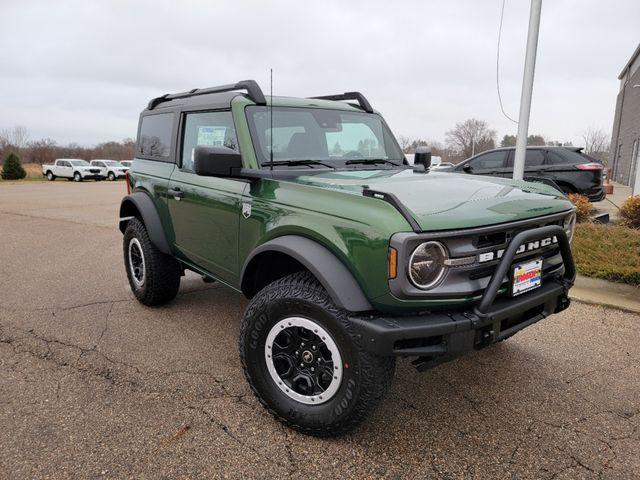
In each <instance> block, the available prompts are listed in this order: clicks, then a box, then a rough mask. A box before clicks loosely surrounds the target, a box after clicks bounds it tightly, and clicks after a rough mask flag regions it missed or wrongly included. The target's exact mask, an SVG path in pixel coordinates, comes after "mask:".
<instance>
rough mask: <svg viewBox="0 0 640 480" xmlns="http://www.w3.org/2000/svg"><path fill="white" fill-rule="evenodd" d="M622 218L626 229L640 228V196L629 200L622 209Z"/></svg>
mask: <svg viewBox="0 0 640 480" xmlns="http://www.w3.org/2000/svg"><path fill="white" fill-rule="evenodd" d="M620 217H622V221H621V222H620V223H622V224H623V225H624V226H626V227H631V228H640V195H634V196H633V197H629V198H627V199H626V200H625V201H624V203H623V204H622V207H620Z"/></svg>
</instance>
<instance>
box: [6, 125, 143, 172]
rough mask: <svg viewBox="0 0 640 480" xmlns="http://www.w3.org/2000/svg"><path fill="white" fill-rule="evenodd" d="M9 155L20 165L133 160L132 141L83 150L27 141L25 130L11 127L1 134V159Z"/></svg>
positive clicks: (126, 140)
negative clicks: (67, 160)
mask: <svg viewBox="0 0 640 480" xmlns="http://www.w3.org/2000/svg"><path fill="white" fill-rule="evenodd" d="M12 152H13V153H15V154H17V155H18V156H19V157H20V160H21V161H22V162H23V163H40V164H42V163H51V162H53V161H54V160H55V159H56V158H81V159H84V160H93V159H95V158H105V159H112V160H130V159H132V158H133V157H134V152H135V140H133V139H131V138H126V139H124V140H122V141H121V142H115V141H112V142H104V143H99V144H98V145H96V146H93V147H82V146H80V145H78V144H76V143H70V144H68V145H58V144H57V143H56V142H55V141H54V140H51V139H50V138H45V139H40V140H30V138H29V133H28V131H27V129H26V128H25V127H14V128H13V129H12V130H3V131H0V158H5V157H6V155H7V154H9V153H12Z"/></svg>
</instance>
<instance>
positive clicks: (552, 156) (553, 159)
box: [547, 150, 572, 165]
mask: <svg viewBox="0 0 640 480" xmlns="http://www.w3.org/2000/svg"><path fill="white" fill-rule="evenodd" d="M567 163H572V162H570V161H569V160H567V159H566V158H564V157H562V156H561V155H560V154H558V153H556V152H554V151H553V150H549V151H548V152H547V165H565V164H567Z"/></svg>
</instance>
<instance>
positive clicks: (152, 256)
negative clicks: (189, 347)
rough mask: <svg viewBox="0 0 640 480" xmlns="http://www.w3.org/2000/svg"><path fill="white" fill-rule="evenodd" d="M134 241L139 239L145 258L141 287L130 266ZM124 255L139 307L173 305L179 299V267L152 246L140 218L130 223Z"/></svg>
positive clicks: (126, 232) (130, 282)
mask: <svg viewBox="0 0 640 480" xmlns="http://www.w3.org/2000/svg"><path fill="white" fill-rule="evenodd" d="M134 238H137V239H138V242H139V243H140V246H141V247H142V254H143V255H144V265H145V266H144V269H145V272H144V283H143V284H142V285H141V286H138V285H136V283H135V281H134V279H133V276H132V275H133V274H132V271H131V268H130V265H129V243H130V242H131V241H132V239H134ZM123 254H124V265H125V270H126V271H127V278H128V279H129V285H130V286H131V290H132V291H133V294H134V295H135V296H136V298H137V299H138V301H139V302H140V303H142V304H144V305H147V306H149V307H151V306H155V305H162V304H163V303H167V302H170V301H171V300H173V299H174V298H175V297H176V295H177V294H178V289H179V288H180V276H181V268H180V264H179V263H178V261H177V260H176V259H174V258H173V257H171V256H169V255H166V254H164V253H162V252H161V251H160V250H158V249H157V248H156V246H155V245H153V243H151V240H150V239H149V234H148V233H147V229H146V228H145V226H144V223H142V222H141V221H140V220H139V219H138V218H132V219H131V220H129V222H128V223H127V228H126V230H125V232H124V238H123Z"/></svg>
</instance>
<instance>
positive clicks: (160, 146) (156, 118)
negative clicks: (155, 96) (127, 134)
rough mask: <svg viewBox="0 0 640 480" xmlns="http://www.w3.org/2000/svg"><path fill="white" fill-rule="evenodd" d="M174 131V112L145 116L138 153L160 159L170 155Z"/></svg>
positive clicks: (141, 127)
mask: <svg viewBox="0 0 640 480" xmlns="http://www.w3.org/2000/svg"><path fill="white" fill-rule="evenodd" d="M172 133H173V113H161V114H158V115H147V116H146V117H143V118H142V125H141V126H140V138H139V139H138V146H137V152H138V154H139V155H141V156H144V157H155V158H158V159H163V158H167V157H169V153H170V149H171V135H172Z"/></svg>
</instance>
